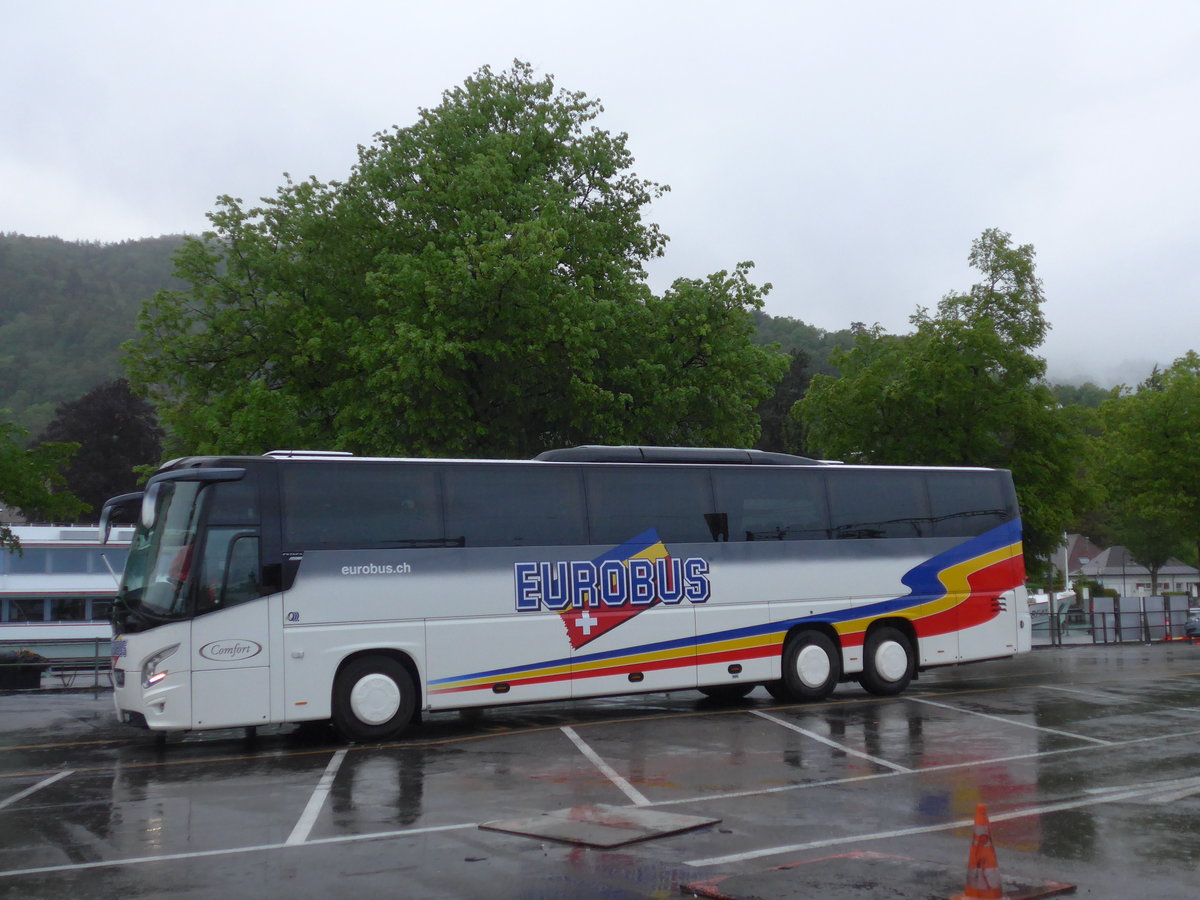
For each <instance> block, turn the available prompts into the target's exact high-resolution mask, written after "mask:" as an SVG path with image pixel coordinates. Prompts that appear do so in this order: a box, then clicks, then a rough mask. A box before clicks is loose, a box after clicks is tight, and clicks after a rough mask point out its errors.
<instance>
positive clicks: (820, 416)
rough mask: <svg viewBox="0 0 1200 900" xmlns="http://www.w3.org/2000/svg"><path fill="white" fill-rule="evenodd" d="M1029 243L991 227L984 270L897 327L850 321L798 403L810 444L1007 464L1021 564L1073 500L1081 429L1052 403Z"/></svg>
mask: <svg viewBox="0 0 1200 900" xmlns="http://www.w3.org/2000/svg"><path fill="white" fill-rule="evenodd" d="M1033 258H1034V250H1033V247H1032V246H1030V245H1021V246H1014V245H1013V244H1012V242H1011V238H1010V236H1009V235H1008V234H1006V233H1005V232H1002V231H999V230H997V229H989V230H987V231H985V232H983V234H982V235H981V236H980V237H979V238H978V239H977V240H976V241H975V242H974V243H973V244H972V247H971V253H970V257H969V259H970V262H971V264H972V266H974V267H975V268H976V269H978V270H979V271H980V272H981V273H982V275H983V278H982V280H981V281H980V282H979V283H978V284H976V285H974V286H973V287H972V288H971V289H970V291H969V292H968V293H966V294H949V295H947V296H946V297H944V298H943V299H942V300H941V302H940V303H939V304H938V309H937V315H935V316H931V315H930V314H929V313H928V312H927V311H926V310H924V309H918V311H917V312H916V314H915V315H913V316H912V317H911V320H910V321H911V322H912V324H913V326H914V331H913V332H912V333H911V334H908V335H904V336H897V335H889V334H885V333H883V331H882V330H881V329H880V328H879V327H878V326H876V327H874V328H859V329H858V330H857V334H856V338H855V343H854V346H853V347H851V348H850V349H849V350H848V351H845V352H843V353H841V354H839V355H836V356H835V357H834V360H833V361H834V363H835V365H837V367H838V368H839V370H840V371H841V373H842V375H841V377H840V378H833V377H828V376H821V375H818V376H816V377H814V378H813V383H812V386H811V387H810V388H809V391H808V394H807V395H806V396H805V398H804V400H803V401H801V402H800V403H799V404H798V405H797V407H796V414H797V415H798V416H799V418H800V419H801V421H802V422H803V424H804V426H805V427H806V429H807V440H808V446H809V447H810V448H811V449H812V450H814V451H815V452H816V453H817V455H821V456H827V457H837V458H841V459H845V460H853V461H862V462H870V463H886V464H897V465H977V466H994V467H1000V468H1007V469H1011V470H1012V473H1013V479H1014V481H1015V482H1016V485H1017V493H1018V495H1019V497H1020V501H1021V506H1022V516H1023V518H1024V522H1025V550H1026V558H1027V560H1028V562H1029V565H1030V568H1031V569H1033V568H1036V566H1037V564H1038V560H1040V559H1041V558H1044V557H1046V556H1047V555H1048V554H1049V553H1050V552H1051V550H1052V549H1053V548H1054V547H1055V546H1056V545H1057V544H1058V542H1059V540H1060V538H1061V535H1062V531H1063V528H1064V526H1065V525H1066V523H1067V522H1068V521H1069V520H1070V517H1071V515H1072V510H1073V509H1074V508H1075V507H1076V506H1077V505H1078V500H1079V496H1080V495H1079V488H1078V485H1077V483H1076V481H1075V478H1074V476H1075V475H1076V465H1077V459H1078V458H1079V456H1080V451H1081V444H1082V435H1081V433H1080V432H1079V431H1078V430H1077V429H1076V428H1073V427H1071V424H1072V420H1071V419H1069V418H1067V417H1064V416H1061V415H1060V414H1059V409H1058V405H1057V403H1056V402H1055V400H1054V397H1053V395H1052V394H1051V393H1050V389H1049V388H1048V387H1047V385H1046V383H1045V381H1044V378H1043V375H1044V371H1045V362H1044V361H1043V360H1042V359H1041V358H1039V357H1038V356H1036V355H1035V353H1034V351H1035V349H1036V348H1037V347H1038V346H1040V344H1041V343H1042V340H1043V338H1044V337H1045V334H1046V330H1047V327H1048V326H1047V324H1046V320H1045V318H1044V316H1043V314H1042V310H1041V306H1042V302H1043V296H1042V288H1041V282H1040V280H1039V279H1038V278H1037V276H1036V274H1035V270H1034V261H1033Z"/></svg>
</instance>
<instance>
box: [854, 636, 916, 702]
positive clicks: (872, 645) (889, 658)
mask: <svg viewBox="0 0 1200 900" xmlns="http://www.w3.org/2000/svg"><path fill="white" fill-rule="evenodd" d="M916 669H917V658H916V654H915V653H914V652H913V646H912V642H911V641H910V640H909V639H908V637H907V636H906V635H905V634H904V633H903V632H902V631H900V629H898V628H893V627H891V626H890V625H884V626H883V627H881V628H876V629H873V630H872V631H871V632H870V633H869V634H868V635H867V640H866V642H865V643H864V644H863V671H862V675H860V676H859V679H858V682H859V684H861V685H862V686H863V689H864V690H866V691H867V692H868V693H871V694H875V695H876V696H879V697H891V696H893V695H895V694H899V693H900V692H901V691H903V690H904V689H905V688H906V687H908V683H909V682H910V681H912V678H913V675H914V674H915V673H916Z"/></svg>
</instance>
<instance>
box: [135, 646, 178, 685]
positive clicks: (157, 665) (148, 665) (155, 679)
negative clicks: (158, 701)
mask: <svg viewBox="0 0 1200 900" xmlns="http://www.w3.org/2000/svg"><path fill="white" fill-rule="evenodd" d="M178 649H179V645H178V644H172V645H171V646H170V647H168V648H167V649H166V650H159V651H158V652H157V653H155V654H154V655H153V656H151V657H150V658H149V659H148V660H146V661H145V662H144V663H142V687H144V688H148V687H151V686H153V685H156V684H158V683H159V682H160V681H162V680H163V679H164V678H166V677H167V675H168V674H169V670H168V669H166V668H165V667H164V666H163V661H164V660H165V659H166V658H167V657H168V656H170V655H171V654H172V653H174V652H175V651H176V650H178Z"/></svg>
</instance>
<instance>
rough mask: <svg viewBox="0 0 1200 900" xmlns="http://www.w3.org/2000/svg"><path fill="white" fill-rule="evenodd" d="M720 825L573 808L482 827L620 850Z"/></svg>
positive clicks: (626, 810)
mask: <svg viewBox="0 0 1200 900" xmlns="http://www.w3.org/2000/svg"><path fill="white" fill-rule="evenodd" d="M720 821H721V820H720V819H708V818H704V817H703V816H683V815H679V814H678V813H668V812H661V811H659V810H656V809H637V808H632V807H628V806H572V807H569V808H567V809H559V810H555V811H553V812H546V813H542V814H541V815H537V816H532V817H530V818H527V819H509V820H504V821H497V822H484V823H483V824H482V825H480V826H479V827H480V828H485V829H487V830H488V831H504V832H507V833H509V834H519V835H523V836H525V837H531V838H541V839H544V840H549V841H561V842H562V843H566V844H582V845H584V846H586V847H620V846H622V845H624V844H633V843H636V842H637V841H648V840H650V839H651V838H659V837H666V836H667V835H671V834H679V833H680V832H684V831H692V830H693V829H696V828H703V827H704V826H705V825H715V824H716V823H717V822H720Z"/></svg>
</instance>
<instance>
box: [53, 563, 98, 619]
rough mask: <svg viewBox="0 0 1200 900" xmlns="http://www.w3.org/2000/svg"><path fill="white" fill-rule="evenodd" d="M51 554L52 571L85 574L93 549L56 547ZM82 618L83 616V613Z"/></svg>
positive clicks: (59, 573) (63, 573) (61, 573)
mask: <svg viewBox="0 0 1200 900" xmlns="http://www.w3.org/2000/svg"><path fill="white" fill-rule="evenodd" d="M48 552H49V554H50V571H51V572H54V573H56V574H58V575H83V574H85V573H87V572H88V561H89V560H88V557H89V556H91V553H92V551H90V550H82V549H70V550H67V549H55V550H50V551H48ZM80 618H83V617H82V615H81V616H80Z"/></svg>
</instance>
